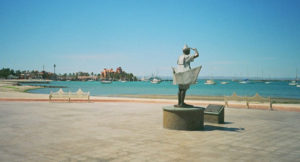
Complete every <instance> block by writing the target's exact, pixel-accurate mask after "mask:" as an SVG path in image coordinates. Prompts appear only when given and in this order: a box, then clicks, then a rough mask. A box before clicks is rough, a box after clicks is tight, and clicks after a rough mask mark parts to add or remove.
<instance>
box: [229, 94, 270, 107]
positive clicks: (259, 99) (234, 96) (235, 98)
mask: <svg viewBox="0 0 300 162" xmlns="http://www.w3.org/2000/svg"><path fill="white" fill-rule="evenodd" d="M224 101H225V106H226V107H228V101H242V102H243V101H245V102H246V106H247V108H248V109H249V108H250V102H261V103H264V102H267V103H269V106H270V110H273V108H272V100H271V97H262V96H260V95H259V94H258V93H256V94H255V95H254V96H252V97H247V96H238V95H237V94H236V93H235V92H234V93H233V94H232V96H224Z"/></svg>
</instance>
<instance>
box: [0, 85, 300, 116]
mask: <svg viewBox="0 0 300 162" xmlns="http://www.w3.org/2000/svg"><path fill="white" fill-rule="evenodd" d="M17 82H18V80H12V81H6V80H1V81H0V101H40V102H49V95H48V94H33V93H27V92H26V91H28V90H31V89H37V88H43V87H38V86H20V85H18V84H17ZM53 101H54V102H68V100H66V99H56V100H55V99H54V100H53ZM279 101H280V99H279ZM295 101H296V102H295ZM71 102H88V101H87V100H86V99H71ZM90 102H134V103H157V104H176V103H177V97H176V95H115V96H91V97H90ZM186 102H187V103H189V104H193V105H197V106H204V107H206V106H207V105H208V104H223V105H224V104H225V103H224V100H223V97H218V96H209V97H208V96H187V98H186ZM297 102H299V101H298V100H290V99H281V102H279V103H275V104H273V110H280V111H297V112H300V103H297ZM229 107H233V108H244V109H246V108H247V107H246V103H245V102H238V101H230V103H229ZM250 108H251V109H263V110H269V104H268V103H251V104H250Z"/></svg>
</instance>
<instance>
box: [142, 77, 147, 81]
mask: <svg viewBox="0 0 300 162" xmlns="http://www.w3.org/2000/svg"><path fill="white" fill-rule="evenodd" d="M141 81H142V82H148V81H149V80H148V79H147V78H145V77H142V78H141Z"/></svg>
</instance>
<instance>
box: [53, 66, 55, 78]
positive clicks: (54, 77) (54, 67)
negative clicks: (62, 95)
mask: <svg viewBox="0 0 300 162" xmlns="http://www.w3.org/2000/svg"><path fill="white" fill-rule="evenodd" d="M53 67H54V80H56V75H55V68H56V65H55V64H54V65H53Z"/></svg>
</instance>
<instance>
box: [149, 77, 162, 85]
mask: <svg viewBox="0 0 300 162" xmlns="http://www.w3.org/2000/svg"><path fill="white" fill-rule="evenodd" d="M160 82H161V80H159V79H157V78H154V79H152V80H151V83H153V84H158V83H160Z"/></svg>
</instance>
